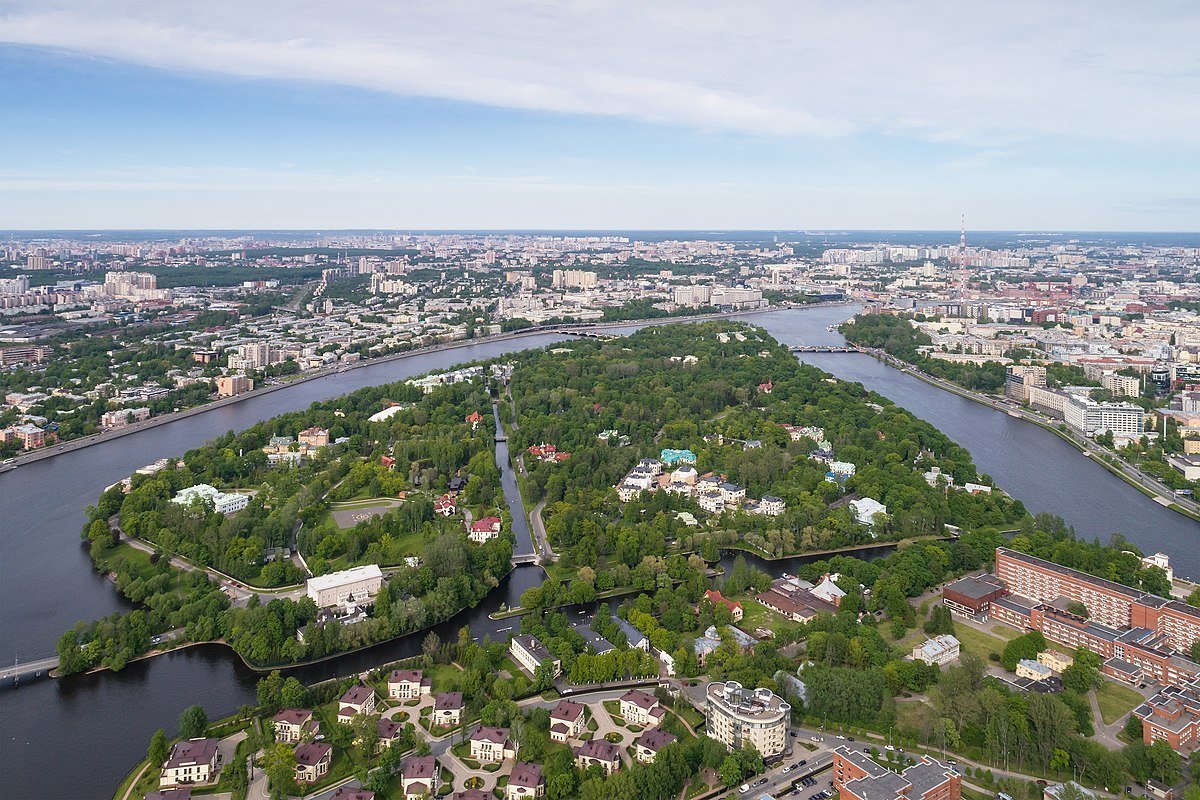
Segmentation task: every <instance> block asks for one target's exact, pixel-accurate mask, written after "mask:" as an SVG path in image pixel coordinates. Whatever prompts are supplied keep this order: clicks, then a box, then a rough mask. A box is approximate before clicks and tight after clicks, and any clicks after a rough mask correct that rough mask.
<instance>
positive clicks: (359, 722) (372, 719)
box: [352, 714, 379, 759]
mask: <svg viewBox="0 0 1200 800" xmlns="http://www.w3.org/2000/svg"><path fill="white" fill-rule="evenodd" d="M352 727H353V728H354V740H355V741H356V742H358V743H359V744H360V745H362V749H363V752H364V753H366V754H367V758H368V759H370V758H371V757H373V756H374V755H375V746H376V745H377V744H379V715H378V714H356V715H355V717H354V721H353V723H352Z"/></svg>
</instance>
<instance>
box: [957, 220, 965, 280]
mask: <svg viewBox="0 0 1200 800" xmlns="http://www.w3.org/2000/svg"><path fill="white" fill-rule="evenodd" d="M966 266H967V215H966V213H965V212H964V213H963V215H962V233H960V234H959V236H958V268H959V269H965V268H966Z"/></svg>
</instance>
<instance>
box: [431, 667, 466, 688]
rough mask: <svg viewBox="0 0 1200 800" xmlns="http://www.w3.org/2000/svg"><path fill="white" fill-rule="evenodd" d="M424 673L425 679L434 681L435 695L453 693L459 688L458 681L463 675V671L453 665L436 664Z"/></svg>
mask: <svg viewBox="0 0 1200 800" xmlns="http://www.w3.org/2000/svg"><path fill="white" fill-rule="evenodd" d="M424 673H425V677H427V678H429V679H430V681H432V691H433V693H434V694H437V693H438V692H452V691H454V690H455V689H456V688H458V679H459V677H460V676H461V675H462V670H460V669H459V668H458V667H456V666H454V665H453V664H434V665H433V666H432V667H430V668H429V669H427V670H425V671H424Z"/></svg>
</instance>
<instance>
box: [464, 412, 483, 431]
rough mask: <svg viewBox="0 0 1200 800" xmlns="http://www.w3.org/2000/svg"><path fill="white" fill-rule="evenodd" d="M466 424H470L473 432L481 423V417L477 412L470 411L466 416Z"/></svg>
mask: <svg viewBox="0 0 1200 800" xmlns="http://www.w3.org/2000/svg"><path fill="white" fill-rule="evenodd" d="M467 422H469V423H471V430H475V429H476V428H478V427H479V423H481V422H483V415H482V414H480V413H479V412H478V411H472V412H471V413H470V414H467Z"/></svg>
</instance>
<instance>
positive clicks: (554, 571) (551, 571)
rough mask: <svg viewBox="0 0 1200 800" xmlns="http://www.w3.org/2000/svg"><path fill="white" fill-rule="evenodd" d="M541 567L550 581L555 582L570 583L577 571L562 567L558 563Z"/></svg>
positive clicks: (573, 568)
mask: <svg viewBox="0 0 1200 800" xmlns="http://www.w3.org/2000/svg"><path fill="white" fill-rule="evenodd" d="M542 566H543V568H544V569H545V570H546V574H547V575H549V576H550V578H551V579H552V580H556V581H570V580H572V579H573V578H574V577H575V575H576V574H577V573H578V571H579V570H578V568H576V567H568V566H564V565H563V564H562V563H561V562H558V561H555V562H553V563H550V564H543V565H542Z"/></svg>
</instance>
